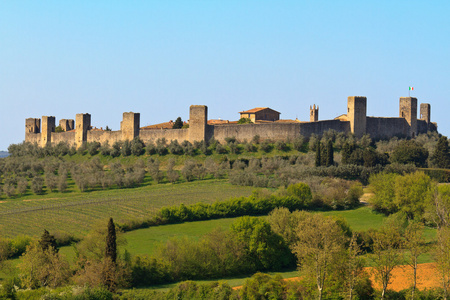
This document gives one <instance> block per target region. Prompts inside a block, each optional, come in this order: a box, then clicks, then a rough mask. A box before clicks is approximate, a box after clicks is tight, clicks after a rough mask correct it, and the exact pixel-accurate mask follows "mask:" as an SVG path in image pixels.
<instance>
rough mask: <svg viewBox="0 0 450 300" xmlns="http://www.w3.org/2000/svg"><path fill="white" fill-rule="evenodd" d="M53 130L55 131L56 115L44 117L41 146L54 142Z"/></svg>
mask: <svg viewBox="0 0 450 300" xmlns="http://www.w3.org/2000/svg"><path fill="white" fill-rule="evenodd" d="M52 132H55V117H48V116H43V117H42V132H41V147H45V146H47V145H49V144H51V142H52Z"/></svg>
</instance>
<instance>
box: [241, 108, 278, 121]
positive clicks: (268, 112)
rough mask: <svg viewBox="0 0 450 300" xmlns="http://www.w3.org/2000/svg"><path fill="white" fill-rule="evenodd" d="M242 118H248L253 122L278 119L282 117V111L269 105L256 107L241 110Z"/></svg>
mask: <svg viewBox="0 0 450 300" xmlns="http://www.w3.org/2000/svg"><path fill="white" fill-rule="evenodd" d="M239 113H240V114H241V119H242V118H248V119H250V120H251V121H252V122H253V123H257V122H258V121H272V122H273V121H277V120H279V119H280V113H279V112H277V111H276V110H273V109H271V108H268V107H256V108H253V109H250V110H246V111H241V112H239Z"/></svg>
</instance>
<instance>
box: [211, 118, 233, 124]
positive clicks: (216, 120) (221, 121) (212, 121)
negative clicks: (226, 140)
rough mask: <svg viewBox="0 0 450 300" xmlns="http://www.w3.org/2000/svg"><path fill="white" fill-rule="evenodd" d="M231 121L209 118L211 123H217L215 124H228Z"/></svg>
mask: <svg viewBox="0 0 450 300" xmlns="http://www.w3.org/2000/svg"><path fill="white" fill-rule="evenodd" d="M228 123H230V121H228V120H220V119H211V120H208V124H209V125H215V124H228Z"/></svg>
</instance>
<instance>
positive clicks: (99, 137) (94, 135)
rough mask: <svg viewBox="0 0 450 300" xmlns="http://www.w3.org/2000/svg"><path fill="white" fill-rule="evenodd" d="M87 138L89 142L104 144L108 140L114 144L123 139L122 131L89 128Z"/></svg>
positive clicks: (110, 143)
mask: <svg viewBox="0 0 450 300" xmlns="http://www.w3.org/2000/svg"><path fill="white" fill-rule="evenodd" d="M86 139H87V142H88V143H92V142H98V143H100V144H102V145H103V144H105V143H106V142H108V143H109V145H110V146H112V145H113V144H114V143H115V142H120V141H122V131H94V130H88V131H87V132H86Z"/></svg>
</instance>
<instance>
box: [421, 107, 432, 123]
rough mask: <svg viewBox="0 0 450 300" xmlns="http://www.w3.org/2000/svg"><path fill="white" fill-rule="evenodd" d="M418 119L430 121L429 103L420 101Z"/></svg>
mask: <svg viewBox="0 0 450 300" xmlns="http://www.w3.org/2000/svg"><path fill="white" fill-rule="evenodd" d="M420 119H421V120H424V121H425V122H427V124H428V123H430V121H431V105H430V104H428V103H420Z"/></svg>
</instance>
